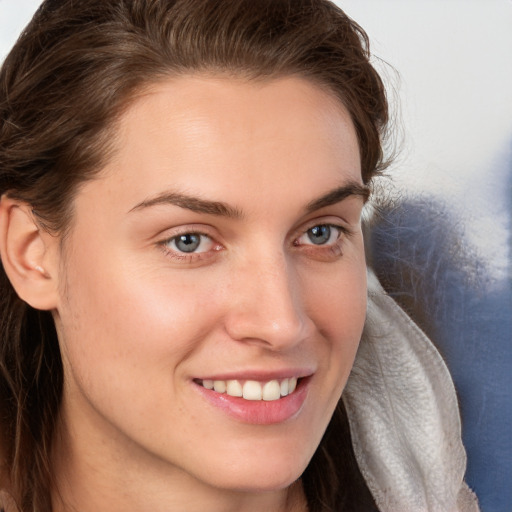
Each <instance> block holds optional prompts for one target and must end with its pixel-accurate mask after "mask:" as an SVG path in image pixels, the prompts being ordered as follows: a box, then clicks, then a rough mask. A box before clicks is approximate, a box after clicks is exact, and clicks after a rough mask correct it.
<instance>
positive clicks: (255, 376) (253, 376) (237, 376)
mask: <svg viewBox="0 0 512 512" xmlns="http://www.w3.org/2000/svg"><path fill="white" fill-rule="evenodd" d="M313 373H315V372H314V370H313V369H311V368H283V369H279V370H271V371H269V370H258V369H254V370H244V371H234V372H223V373H215V374H210V375H205V376H201V377H196V378H197V379H199V380H255V381H260V382H267V381H270V380H281V379H289V378H291V377H295V378H297V379H300V378H302V377H309V376H311V375H313Z"/></svg>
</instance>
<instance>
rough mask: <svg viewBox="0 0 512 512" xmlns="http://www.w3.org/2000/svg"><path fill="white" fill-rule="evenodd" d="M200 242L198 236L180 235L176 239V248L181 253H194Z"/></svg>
mask: <svg viewBox="0 0 512 512" xmlns="http://www.w3.org/2000/svg"><path fill="white" fill-rule="evenodd" d="M200 242H201V238H200V236H199V235H193V234H187V235H180V236H179V237H178V238H177V239H176V247H177V248H178V249H179V250H180V251H181V252H194V251H195V250H196V249H197V248H198V247H199V244H200Z"/></svg>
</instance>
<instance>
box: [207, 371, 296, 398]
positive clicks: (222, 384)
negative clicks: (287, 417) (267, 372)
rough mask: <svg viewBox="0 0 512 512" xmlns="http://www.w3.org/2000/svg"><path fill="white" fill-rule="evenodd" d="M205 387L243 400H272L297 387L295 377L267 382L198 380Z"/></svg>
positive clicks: (291, 391)
mask: <svg viewBox="0 0 512 512" xmlns="http://www.w3.org/2000/svg"><path fill="white" fill-rule="evenodd" d="M198 384H200V385H202V386H203V387H204V388H205V389H208V390H213V391H215V392H217V393H221V394H226V395H229V396H232V397H240V398H244V399H245V400H252V401H257V400H264V401H266V402H272V401H275V400H279V399H280V398H283V397H285V396H288V395H290V394H292V393H293V392H294V391H295V389H296V387H297V378H296V377H290V378H287V379H280V380H277V379H274V380H269V381H267V382H259V381H256V380H246V381H245V382H244V381H240V380H209V379H204V380H201V381H198Z"/></svg>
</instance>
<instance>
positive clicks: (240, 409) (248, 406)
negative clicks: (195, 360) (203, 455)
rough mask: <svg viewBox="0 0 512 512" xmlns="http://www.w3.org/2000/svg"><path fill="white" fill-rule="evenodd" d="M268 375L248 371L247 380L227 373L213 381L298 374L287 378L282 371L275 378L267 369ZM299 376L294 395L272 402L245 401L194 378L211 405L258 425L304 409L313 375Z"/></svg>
mask: <svg viewBox="0 0 512 512" xmlns="http://www.w3.org/2000/svg"><path fill="white" fill-rule="evenodd" d="M264 375H265V377H264V378H263V379H262V378H261V375H260V376H259V377H258V374H257V373H250V374H244V375H243V379H242V378H241V376H240V374H238V375H237V376H236V377H233V376H231V375H229V376H227V375H226V376H223V378H220V377H217V376H216V377H215V378H214V379H212V380H232V379H237V380H259V381H267V380H273V379H284V378H289V377H295V376H296V375H297V374H296V373H292V374H290V375H289V377H286V376H285V374H284V373H279V375H277V374H276V375H275V376H273V377H269V375H271V374H269V373H268V372H265V374H264ZM299 378H300V380H299V382H298V384H297V388H296V389H295V391H294V392H293V393H292V394H291V395H288V396H285V397H282V398H279V399H278V400H273V401H269V402H267V401H264V400H245V399H244V398H240V397H234V396H230V395H227V394H226V393H217V392H216V391H214V390H210V389H206V388H204V387H203V386H202V385H201V384H198V383H197V382H194V381H193V382H192V385H193V386H194V388H195V389H196V391H197V392H198V393H200V394H201V396H202V397H203V398H204V399H205V400H206V401H207V402H208V403H209V404H210V405H213V406H214V407H215V408H217V409H219V410H220V411H222V412H224V413H225V414H227V415H228V416H230V417H231V418H234V419H235V420H238V421H240V422H242V423H250V424H254V425H273V424H276V423H283V422H285V421H287V420H290V419H292V418H294V417H296V416H297V415H298V414H299V413H300V411H301V410H302V408H303V406H304V402H305V401H306V398H307V395H308V392H309V388H310V381H311V374H309V375H308V376H304V377H299Z"/></svg>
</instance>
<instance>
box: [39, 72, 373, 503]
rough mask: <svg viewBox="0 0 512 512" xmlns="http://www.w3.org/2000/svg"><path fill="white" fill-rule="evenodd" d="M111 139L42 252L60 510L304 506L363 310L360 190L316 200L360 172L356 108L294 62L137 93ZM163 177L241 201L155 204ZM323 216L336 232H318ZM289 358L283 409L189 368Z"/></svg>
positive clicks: (247, 367)
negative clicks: (303, 481) (259, 412)
mask: <svg viewBox="0 0 512 512" xmlns="http://www.w3.org/2000/svg"><path fill="white" fill-rule="evenodd" d="M116 145H117V151H116V153H115V155H114V157H113V158H112V159H111V161H110V162H109V163H108V165H107V166H106V168H105V169H103V170H102V172H101V173H100V175H99V176H98V177H97V178H96V179H94V180H92V181H90V182H88V183H86V184H85V185H84V186H82V187H81V188H80V190H79V192H78V194H77V196H76V200H75V204H74V217H73V223H72V229H71V231H70V234H69V237H68V238H67V239H66V240H65V243H64V246H63V248H62V249H61V248H60V246H58V245H57V244H58V242H59V241H58V240H57V239H50V238H48V239H46V240H44V250H43V249H41V250H40V253H41V254H44V255H45V259H44V263H45V267H44V268H45V271H46V272H47V273H48V275H47V276H46V278H47V279H51V280H53V281H54V282H55V283H56V284H55V286H56V290H57V292H56V293H55V294H54V297H55V303H54V304H53V306H52V309H53V311H54V318H55V321H56V326H57V331H58V335H59V340H60V343H61V350H62V358H63V365H64V375H65V389H64V397H63V405H62V411H61V416H60V419H59V435H58V436H57V444H56V450H55V461H54V462H55V475H56V482H57V483H58V492H57V491H56V492H55V495H54V499H55V502H56V504H57V505H56V509H55V510H56V511H59V510H71V509H72V507H75V508H76V510H80V511H81V512H88V511H101V510H105V511H106V510H108V511H123V512H130V511H140V510H152V511H155V512H164V511H169V510H180V511H184V512H199V511H201V512H203V511H204V510H208V511H209V512H216V511H219V512H220V511H222V512H229V511H245V512H247V511H256V510H258V511H261V510H268V511H284V510H295V511H298V510H305V500H304V497H303V494H302V490H301V486H300V481H297V479H298V478H299V477H300V475H301V473H302V472H303V471H304V469H305V467H306V466H307V464H308V462H309V460H310V458H311V457H312V455H313V453H314V452H315V450H316V448H317V446H318V444H319V442H320V439H321V437H322V434H323V432H324V430H325V428H326V426H327V424H328V422H329V420H330V417H331V415H332V412H333V410H334V408H335V406H336V404H337V402H338V400H339V398H340V396H341V392H342V390H343V388H344V386H345V383H346V380H347V378H348V375H349V372H350V369H351V367H352V364H353V360H354V357H355V353H356V350H357V346H358V343H359V339H360V336H361V332H362V328H363V323H364V318H365V310H366V269H365V260H364V249H363V238H362V233H361V225H360V216H361V210H362V207H363V203H364V200H363V198H362V197H360V196H359V195H349V197H347V198H345V199H343V200H341V201H338V202H336V203H335V204H330V205H326V206H322V207H319V208H316V207H313V209H311V208H310V209H309V210H308V209H307V207H308V205H310V206H311V204H312V203H313V202H314V201H315V200H317V199H318V198H320V197H322V196H325V195H326V194H328V193H329V192H331V191H332V190H335V189H337V188H339V187H341V186H346V185H347V184H352V185H358V186H361V187H362V180H361V170H360V161H359V152H358V144H357V138H356V134H355V130H354V127H353V124H352V122H351V120H350V117H349V115H348V113H347V111H346V110H345V109H344V107H343V106H342V105H341V104H340V102H339V101H337V100H336V99H335V98H334V97H332V96H331V95H330V94H328V93H327V92H325V91H324V90H322V89H321V88H320V87H318V86H316V85H313V84H311V83H309V82H308V81H306V80H303V79H300V78H296V77H294V78H292V77H288V78H282V79H274V80H269V81H265V82H248V81H244V80H242V79H240V80H234V79H232V78H231V79H227V78H223V77H220V76H219V77H212V76H209V77H206V76H186V77H180V78H175V79H168V80H165V81H163V82H160V83H158V84H155V85H153V86H152V87H150V88H149V89H148V90H147V92H146V93H145V94H144V95H142V96H141V97H139V98H138V99H136V100H135V102H134V103H133V104H132V105H131V106H130V107H129V108H128V110H127V111H126V113H125V114H124V116H123V118H122V119H121V121H120V125H119V131H118V137H117V140H116ZM170 192H171V193H174V194H176V193H180V194H187V195H189V196H194V197H196V198H200V199H202V200H208V201H215V202H222V203H224V204H225V205H226V207H227V208H228V209H229V211H231V213H232V214H233V215H231V216H227V215H218V214H217V213H219V212H216V213H212V212H210V213H208V212H196V211H192V210H190V209H189V208H185V207H180V206H177V205H175V204H170V203H167V204H165V203H164V204H153V205H152V206H149V205H148V203H151V201H152V200H153V199H155V198H158V197H160V196H162V195H163V194H168V193H170ZM320 206H321V205H320ZM224 213H225V212H224ZM322 225H333V226H340V227H341V228H339V229H338V228H334V227H332V228H331V233H333V236H331V238H330V239H329V241H328V242H327V243H322V244H316V243H313V242H312V240H311V239H310V238H309V236H308V230H309V229H311V228H312V227H314V226H322ZM345 231H346V232H345ZM186 233H204V234H206V235H207V238H206V237H204V238H203V239H202V243H201V246H200V247H199V249H198V252H196V253H192V254H186V255H184V254H183V253H180V252H179V251H178V250H177V249H176V245H175V244H173V242H172V237H176V236H177V235H182V234H186ZM315 241H316V239H315ZM52 244H53V245H52ZM283 368H284V369H287V368H306V369H308V371H309V372H310V373H311V374H312V376H311V379H310V384H309V388H308V392H307V396H306V399H305V402H304V404H303V406H302V408H301V410H300V411H299V412H298V413H297V414H296V415H294V416H293V417H292V418H290V419H288V420H286V421H284V422H281V423H277V424H272V425H255V424H251V423H246V422H242V421H239V420H238V419H236V418H233V417H230V416H229V415H227V414H226V413H225V412H223V411H222V410H220V409H219V408H217V407H215V406H213V405H212V404H210V403H209V402H207V401H206V400H205V399H204V398H203V397H202V395H201V393H198V391H197V385H196V384H194V381H193V379H195V378H198V377H202V376H205V375H213V374H221V373H225V372H228V371H229V372H246V371H272V370H276V371H281V370H282V369H283Z"/></svg>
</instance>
